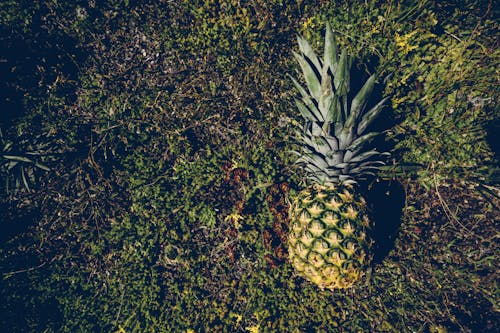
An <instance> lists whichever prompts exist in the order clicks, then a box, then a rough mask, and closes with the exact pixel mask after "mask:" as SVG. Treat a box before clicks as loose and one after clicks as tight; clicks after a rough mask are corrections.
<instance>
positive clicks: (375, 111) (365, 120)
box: [357, 97, 388, 135]
mask: <svg viewBox="0 0 500 333" xmlns="http://www.w3.org/2000/svg"><path fill="white" fill-rule="evenodd" d="M387 100H388V97H386V98H384V99H382V100H381V101H380V102H378V103H377V105H375V106H374V107H373V108H371V109H370V110H369V111H368V112H366V113H365V115H364V116H363V117H362V118H361V121H360V122H359V125H358V131H357V134H358V135H361V134H363V132H364V131H365V130H366V128H367V127H368V126H369V125H370V124H371V123H372V121H373V120H374V119H375V118H376V117H377V116H378V115H379V113H380V111H382V109H383V108H384V106H385V102H386V101H387Z"/></svg>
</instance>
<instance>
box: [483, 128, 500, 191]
mask: <svg viewBox="0 0 500 333" xmlns="http://www.w3.org/2000/svg"><path fill="white" fill-rule="evenodd" d="M499 134H500V119H495V120H493V121H491V122H490V123H489V124H488V125H487V126H486V141H487V142H488V144H489V145H490V147H491V150H492V151H493V153H494V154H495V155H494V158H493V165H492V168H491V170H490V175H489V177H488V178H489V180H490V181H491V182H492V183H494V184H498V183H500V160H499V151H500V135H499Z"/></svg>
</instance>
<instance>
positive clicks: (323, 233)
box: [288, 184, 372, 290]
mask: <svg viewBox="0 0 500 333" xmlns="http://www.w3.org/2000/svg"><path fill="white" fill-rule="evenodd" d="M290 218H291V219H290V233H289V238H288V253H289V259H290V262H291V264H292V266H293V267H294V268H295V269H296V271H297V273H298V275H300V276H302V277H304V278H305V279H307V280H309V281H311V282H313V283H315V284H316V285H318V286H319V287H320V288H321V289H330V290H333V289H342V288H348V287H351V286H352V285H353V284H355V283H356V282H357V281H358V280H359V279H360V278H361V276H362V274H363V272H364V271H365V270H366V267H367V266H369V264H370V261H371V258H370V255H369V254H370V253H371V251H370V247H371V244H372V240H371V238H370V235H369V233H370V222H369V219H368V214H367V208H366V203H365V200H364V199H363V197H362V196H361V195H360V194H359V193H358V191H357V190H356V188H355V187H354V186H352V185H341V184H338V185H334V186H322V185H312V186H310V187H308V188H306V189H304V190H302V191H301V192H299V193H298V195H297V196H295V198H294V199H293V201H292V204H291V206H290Z"/></svg>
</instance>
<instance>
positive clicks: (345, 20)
mask: <svg viewBox="0 0 500 333" xmlns="http://www.w3.org/2000/svg"><path fill="white" fill-rule="evenodd" d="M493 4H494V3H493V2H488V1H467V2H456V3H455V2H453V1H446V2H442V1H420V2H413V1H399V2H398V1H363V2H354V1H342V2H341V1H332V2H327V1H300V2H293V3H291V2H290V3H288V2H285V1H277V0H276V1H275V0H273V1H257V0H256V1H234V0H220V1H215V0H206V1H157V2H149V1H108V2H106V3H105V4H101V3H98V2H94V1H82V2H58V1H52V2H47V3H45V4H40V3H38V2H30V1H6V2H3V3H2V4H1V5H0V13H1V14H2V15H0V17H1V25H2V26H1V29H2V36H1V41H2V44H3V46H5V47H4V48H3V50H5V51H3V52H4V53H2V54H1V58H2V63H1V65H2V66H3V68H4V69H5V70H6V73H9V74H8V75H7V76H6V79H5V80H3V82H2V88H5V89H4V91H6V93H5V94H4V95H2V98H3V99H2V103H3V104H2V107H5V110H11V112H10V114H9V115H8V116H5V117H2V118H1V126H2V127H1V130H2V137H1V138H0V139H2V141H1V142H0V144H2V145H3V147H6V146H8V147H9V151H8V154H6V153H5V152H4V151H6V150H5V148H2V149H4V150H3V153H2V155H1V156H2V160H0V162H1V163H2V164H1V165H0V175H1V177H2V181H4V180H5V182H2V184H7V185H8V187H7V185H1V186H2V187H1V188H0V189H1V190H2V193H1V195H2V197H1V199H2V200H1V203H2V206H1V208H2V212H1V213H0V217H1V218H2V224H1V228H2V233H3V236H2V246H1V251H0V258H1V259H0V263H1V266H0V267H1V271H2V279H1V285H0V286H1V289H0V293H1V297H2V302H0V304H1V305H0V308H1V313H2V315H1V319H0V321H1V325H2V327H4V328H6V329H7V330H9V331H13V332H22V331H28V332H101V331H102V332H336V331H339V332H357V331H367V332H368V331H371V332H407V331H408V332H410V331H411V332H414V331H415V332H446V331H449V332H458V331H464V332H481V331H484V332H490V331H495V330H498V329H499V326H500V324H499V322H498V311H499V310H498V309H499V304H498V269H497V266H498V255H499V253H498V247H497V245H496V243H497V242H498V227H497V225H496V224H495V221H496V220H498V208H497V207H499V202H498V201H499V200H498V189H497V188H498V185H496V184H497V183H496V181H497V179H496V178H497V173H496V171H495V170H496V168H495V155H494V151H493V149H492V147H494V145H493V143H492V142H493V141H492V138H493V137H494V130H492V127H491V126H492V125H490V124H494V121H495V119H497V113H496V111H497V107H496V100H497V97H498V88H497V87H498V73H497V72H496V71H497V69H496V66H495V65H496V64H497V63H498V50H497V43H498V41H497V40H496V37H495V36H496V33H497V29H498V22H497V21H496V17H497V15H496V14H497V13H495V10H496V9H495V8H494V5H493ZM327 21H328V22H330V24H331V25H332V27H333V28H334V30H335V31H336V32H337V37H338V41H339V44H341V45H342V46H344V47H347V48H348V49H349V51H350V52H351V53H353V54H355V55H357V57H358V59H359V61H358V62H357V63H356V64H355V66H354V68H353V71H354V72H355V73H356V74H357V75H359V76H360V77H367V75H368V73H372V72H374V71H377V73H378V74H379V77H381V78H383V80H381V82H380V85H379V87H380V89H379V92H378V93H379V94H380V95H384V96H390V99H391V102H392V103H391V107H390V108H388V110H387V111H386V112H385V114H384V116H383V121H381V122H380V123H379V124H376V126H378V127H380V128H381V129H384V130H387V133H388V137H389V141H388V142H380V143H379V144H380V145H381V146H387V147H393V148H394V149H393V152H392V157H391V163H390V164H389V165H388V167H387V168H386V169H385V170H384V172H383V174H381V175H380V176H379V177H378V178H377V179H373V180H371V181H370V182H368V183H367V184H365V185H366V186H364V187H365V189H366V190H365V192H366V193H365V196H366V197H367V199H368V201H369V203H370V205H371V209H372V214H373V219H374V221H375V223H376V235H375V239H376V241H377V252H376V253H375V258H376V260H375V263H374V265H373V267H372V269H371V272H370V274H367V276H366V277H365V280H364V281H363V282H362V283H360V284H359V285H357V286H355V287H354V288H352V289H348V290H345V291H337V292H322V291H320V290H318V289H317V288H316V287H315V286H314V285H311V284H309V283H308V282H306V281H304V280H302V279H300V278H298V277H297V276H296V275H295V274H294V272H293V269H292V267H291V265H290V264H289V263H288V262H287V254H286V246H284V244H285V243H286V237H287V236H286V235H287V222H288V220H287V207H288V202H287V200H286V198H287V196H288V195H290V194H293V193H294V192H296V191H297V190H298V189H300V187H301V186H302V185H303V184H302V182H301V175H300V173H299V172H297V170H295V169H293V168H291V164H292V161H293V158H292V157H291V156H290V155H289V154H287V151H288V149H289V148H290V143H289V142H290V140H289V139H290V136H291V131H292V127H293V122H294V120H296V119H297V115H296V111H295V108H294V107H293V96H294V93H293V89H292V87H291V84H290V82H289V78H288V77H287V74H292V75H293V73H294V70H296V69H297V67H296V65H295V64H294V62H293V57H292V55H291V51H292V50H294V49H295V48H296V44H295V43H296V42H295V35H296V34H297V33H300V34H302V35H304V36H306V37H307V38H308V39H310V40H312V41H317V42H318V43H317V44H314V45H315V47H317V48H318V49H319V48H320V46H319V45H320V41H321V34H322V33H323V29H324V25H325V22H327ZM20 47H21V48H22V50H24V51H23V52H22V53H21V55H19V54H18V53H16V51H18V50H19V48H20ZM2 112H3V110H2ZM493 128H494V127H493ZM28 152H31V153H32V152H37V154H28ZM5 155H8V156H12V155H16V156H22V157H26V158H29V161H27V160H24V161H23V160H18V162H19V163H18V164H16V165H12V164H9V163H11V162H12V160H9V159H8V158H5ZM37 163H38V164H42V165H44V166H47V167H49V168H50V170H51V171H46V170H45V169H43V168H42V169H40V168H39V167H38V166H37ZM26 185H28V186H26ZM27 187H29V189H28V188H27ZM4 230H5V232H3V231H4Z"/></svg>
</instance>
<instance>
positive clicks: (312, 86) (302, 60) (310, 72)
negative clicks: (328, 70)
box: [293, 52, 321, 101]
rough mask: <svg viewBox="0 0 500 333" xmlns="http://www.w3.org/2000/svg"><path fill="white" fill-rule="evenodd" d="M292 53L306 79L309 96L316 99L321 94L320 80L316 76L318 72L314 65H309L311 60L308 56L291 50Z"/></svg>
mask: <svg viewBox="0 0 500 333" xmlns="http://www.w3.org/2000/svg"><path fill="white" fill-rule="evenodd" d="M293 55H294V56H295V58H296V59H297V61H298V63H299V65H300V68H301V69H302V73H303V74H304V79H305V80H306V84H307V88H308V89H309V92H310V93H311V96H312V97H313V98H314V99H315V100H316V101H318V100H319V98H320V96H321V82H320V80H319V78H318V75H319V74H317V73H316V71H315V69H314V67H313V66H311V62H310V61H309V60H308V58H306V57H304V56H302V55H300V54H298V53H297V52H293ZM319 68H321V67H319Z"/></svg>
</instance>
